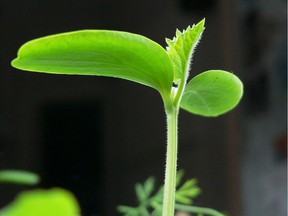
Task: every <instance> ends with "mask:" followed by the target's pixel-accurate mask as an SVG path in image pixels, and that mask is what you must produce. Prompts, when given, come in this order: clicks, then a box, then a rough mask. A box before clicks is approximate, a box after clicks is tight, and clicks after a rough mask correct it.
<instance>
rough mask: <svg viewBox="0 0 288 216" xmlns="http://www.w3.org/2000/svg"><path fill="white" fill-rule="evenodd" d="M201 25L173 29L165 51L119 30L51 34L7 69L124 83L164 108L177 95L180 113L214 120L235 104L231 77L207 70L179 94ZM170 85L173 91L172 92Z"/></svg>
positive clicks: (235, 82) (237, 85) (238, 86)
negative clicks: (150, 94) (151, 92)
mask: <svg viewBox="0 0 288 216" xmlns="http://www.w3.org/2000/svg"><path fill="white" fill-rule="evenodd" d="M204 23H205V20H202V21H201V22H199V23H198V24H196V25H193V26H192V27H190V26H189V27H188V28H187V29H186V30H184V31H183V32H181V31H179V30H177V32H176V36H175V37H174V38H173V40H170V39H166V41H167V44H168V47H167V51H166V50H165V49H163V48H162V47H161V46H160V45H159V44H157V43H156V42H154V41H152V40H150V39H148V38H146V37H144V36H141V35H137V34H132V33H127V32H121V31H108V30H82V31H74V32H68V33H62V34H56V35H52V36H47V37H43V38H39V39H36V40H32V41H30V42H28V43H26V44H24V45H23V46H22V47H21V48H20V49H19V52H18V57H17V58H16V59H15V60H13V62H12V65H13V66H14V67H16V68H19V69H22V70H27V71H33V72H45V73H56V74H70V75H71V74H74V75H75V74H77V75H98V76H107V77H117V78H122V79H127V80H131V81H134V82H138V83H141V84H144V85H146V86H150V87H152V88H154V89H156V90H158V91H159V92H160V94H161V96H162V98H163V100H164V102H165V103H166V104H167V103H170V104H171V103H172V104H174V106H178V104H179V102H180V101H181V99H182V96H183V100H182V101H181V107H182V108H184V109H185V110H188V111H190V112H192V113H194V114H198V115H202V116H218V115H220V114H223V113H225V112H227V111H229V110H231V109H232V108H234V107H235V106H236V105H237V104H238V102H239V101H240V98H241V96H242V91H243V87H242V83H241V81H240V80H239V79H238V78H237V77H236V76H235V75H233V74H231V73H229V72H226V73H225V72H224V71H222V73H221V72H220V71H219V70H217V74H216V71H215V72H214V73H210V72H212V71H209V74H208V72H204V74H202V75H201V74H200V75H198V76H196V77H194V78H193V79H192V80H191V81H190V82H189V83H188V86H187V88H186V89H185V86H186V82H187V78H188V73H189V69H190V68H189V67H190V62H191V58H192V55H193V53H194V50H195V47H196V45H197V44H198V42H199V40H200V38H201V36H202V34H203V31H204V29H205V27H204ZM216 75H217V79H218V80H217V82H215V80H216ZM173 82H174V83H175V84H177V85H178V86H177V88H173V87H172V83H173ZM183 93H184V94H183ZM166 108H167V107H166Z"/></svg>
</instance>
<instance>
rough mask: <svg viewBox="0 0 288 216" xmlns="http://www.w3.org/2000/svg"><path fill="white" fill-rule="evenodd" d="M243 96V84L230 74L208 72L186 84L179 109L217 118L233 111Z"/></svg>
mask: <svg viewBox="0 0 288 216" xmlns="http://www.w3.org/2000/svg"><path fill="white" fill-rule="evenodd" d="M242 95H243V84H242V82H241V81H240V79H239V78H238V77H237V76H235V75H233V74H232V73H229V72H226V71H222V70H210V71H206V72H203V73H201V74H199V75H197V76H195V77H194V78H193V79H192V80H190V82H189V83H188V84H187V86H186V89H185V92H184V94H183V97H182V100H181V104H180V106H181V108H183V109H185V110H187V111H189V112H191V113H194V114H197V115H202V116H207V117H212V116H218V115H221V114H224V113H226V112H228V111H229V110H231V109H233V108H234V107H235V106H236V105H237V104H238V103H239V101H240V99H241V97H242Z"/></svg>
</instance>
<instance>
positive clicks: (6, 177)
mask: <svg viewBox="0 0 288 216" xmlns="http://www.w3.org/2000/svg"><path fill="white" fill-rule="evenodd" d="M39 180H40V178H39V176H38V175H37V174H35V173H32V172H28V171H21V170H1V171H0V183H12V184H24V185H34V184H37V183H38V182H39Z"/></svg>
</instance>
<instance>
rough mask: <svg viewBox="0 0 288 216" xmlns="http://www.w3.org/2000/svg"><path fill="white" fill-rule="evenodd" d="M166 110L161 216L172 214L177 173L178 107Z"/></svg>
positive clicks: (170, 215)
mask: <svg viewBox="0 0 288 216" xmlns="http://www.w3.org/2000/svg"><path fill="white" fill-rule="evenodd" d="M172 107H173V106H172ZM166 108H167V107H166ZM166 111H167V153H166V169H165V182H164V198H163V211H162V216H174V211H175V193H176V173H177V145H178V112H179V108H174V107H173V108H171V106H170V109H166Z"/></svg>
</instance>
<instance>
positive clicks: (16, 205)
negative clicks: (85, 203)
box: [0, 188, 80, 216]
mask: <svg viewBox="0 0 288 216" xmlns="http://www.w3.org/2000/svg"><path fill="white" fill-rule="evenodd" d="M28 215H29V216H40V215H41V216H60V215H61V216H79V215H80V210H79V206H78V204H77V201H76V199H75V198H74V196H73V195H72V194H71V193H70V192H68V191H66V190H63V189H59V188H54V189H50V190H41V189H37V190H32V191H27V192H22V193H21V194H19V195H18V197H17V198H16V200H15V201H14V202H13V203H12V204H10V205H9V206H8V207H6V208H4V209H3V210H1V211H0V216H28Z"/></svg>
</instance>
